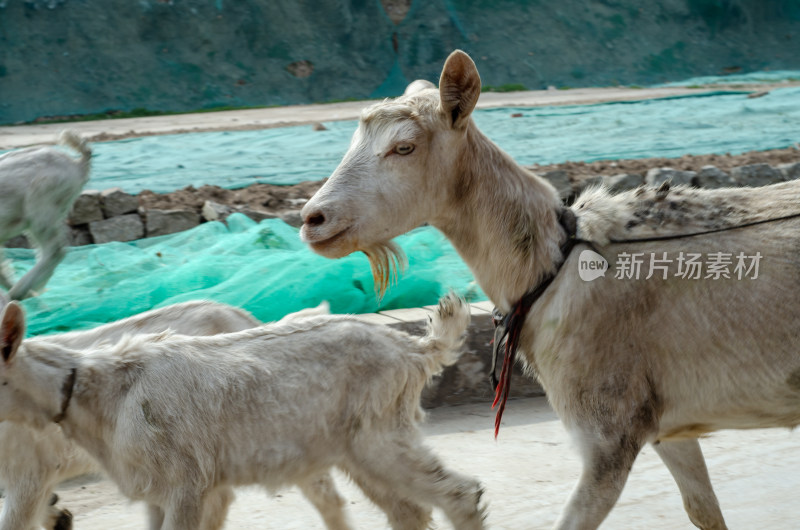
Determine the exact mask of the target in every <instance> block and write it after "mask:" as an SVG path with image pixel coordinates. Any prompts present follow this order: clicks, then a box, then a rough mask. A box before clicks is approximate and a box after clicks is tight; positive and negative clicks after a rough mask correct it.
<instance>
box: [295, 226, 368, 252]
mask: <svg viewBox="0 0 800 530" xmlns="http://www.w3.org/2000/svg"><path fill="white" fill-rule="evenodd" d="M352 228H353V227H352V226H348V227H346V228H344V229H343V230H340V231H338V232H336V233H335V234H333V235H332V236H328V237H323V238H319V237H318V236H317V234H314V233H313V232H312V230H313V229H310V228H308V227H307V225H303V228H302V230H301V232H300V235H301V236H302V238H303V241H305V242H306V243H307V244H308V246H309V247H310V248H311V250H313V251H314V252H316V253H317V254H321V255H322V256H325V257H326V258H341V257H344V256H347V255H348V254H351V253H353V252H355V251H356V250H357V249H356V246H355V245H354V244H353V242H352V240H350V235H351V229H352Z"/></svg>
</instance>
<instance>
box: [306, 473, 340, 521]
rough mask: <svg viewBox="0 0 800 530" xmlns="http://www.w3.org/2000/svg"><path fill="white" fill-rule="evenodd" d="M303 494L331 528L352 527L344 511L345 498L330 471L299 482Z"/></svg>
mask: <svg viewBox="0 0 800 530" xmlns="http://www.w3.org/2000/svg"><path fill="white" fill-rule="evenodd" d="M297 486H298V487H299V488H300V491H302V492H303V495H305V496H306V498H307V499H308V500H309V501H310V502H311V504H313V505H314V507H315V508H316V509H317V511H318V512H319V514H320V516H322V520H323V521H324V522H325V527H326V528H328V529H329V530H349V529H350V528H352V526H351V525H350V523H349V522H348V521H347V514H346V513H345V511H344V499H343V498H342V496H341V495H339V491H338V490H337V489H336V484H335V483H334V482H333V477H331V475H330V473H323V474H322V475H318V476H316V477H312V478H311V479H309V480H307V481H304V482H300V483H298V484H297Z"/></svg>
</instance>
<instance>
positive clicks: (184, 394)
mask: <svg viewBox="0 0 800 530" xmlns="http://www.w3.org/2000/svg"><path fill="white" fill-rule="evenodd" d="M468 322H469V309H468V306H467V305H466V304H465V303H464V302H463V301H462V300H460V299H458V298H457V297H455V296H449V297H446V298H445V299H443V300H442V301H441V302H440V305H439V307H438V309H437V311H435V312H434V314H433V317H432V322H431V324H430V326H429V330H428V334H427V335H426V336H425V337H422V338H419V337H413V336H410V335H408V334H406V333H402V332H400V331H396V330H393V329H391V328H388V327H386V326H382V325H378V324H369V323H366V322H361V321H359V320H357V319H355V318H353V317H349V316H334V315H327V316H321V315H312V316H301V317H297V318H293V319H290V320H288V321H281V322H278V323H275V324H267V325H263V326H260V327H258V328H254V329H251V330H246V331H242V332H239V333H230V334H224V335H217V336H214V337H187V336H183V335H174V334H172V333H169V332H167V333H162V334H157V335H136V336H129V337H127V338H125V339H123V340H121V341H120V342H119V343H118V344H116V345H111V344H97V345H94V346H92V347H91V348H90V349H89V350H88V351H87V353H85V354H82V353H79V352H78V351H76V350H74V349H70V348H66V347H64V346H61V345H59V344H57V343H54V342H48V341H46V340H41V341H34V340H29V341H24V342H23V340H22V337H23V336H24V327H25V323H24V316H23V313H22V310H21V309H20V307H19V305H17V304H16V303H15V302H12V303H10V304H9V305H8V306H7V307H6V308H5V311H4V313H3V315H2V321H1V322H0V353H1V354H2V359H3V360H2V361H0V381H2V384H1V385H0V419H2V420H10V421H15V422H22V423H25V424H28V425H31V426H32V427H34V428H37V429H45V428H47V427H48V426H49V425H51V424H52V423H53V422H57V423H60V425H61V428H62V429H63V431H64V434H65V435H66V436H67V438H69V439H71V440H74V441H75V443H77V444H78V445H80V446H82V447H83V448H84V449H85V450H86V451H87V452H88V453H89V454H90V455H92V457H94V458H95V459H97V460H98V461H99V462H100V463H101V465H102V467H103V469H104V470H105V472H106V473H107V474H108V475H109V476H110V477H111V479H112V480H114V481H115V482H116V483H117V485H118V486H119V487H120V489H121V491H122V492H123V494H125V495H127V496H128V497H130V498H132V499H138V500H144V501H146V502H147V503H148V504H149V506H150V514H151V528H154V529H156V528H161V529H162V530H190V529H192V530H193V529H215V528H219V527H220V526H221V525H222V523H223V522H224V516H225V508H226V507H227V505H228V504H229V502H230V500H231V493H230V492H231V488H232V487H234V486H237V485H245V484H260V485H263V486H265V487H267V488H269V489H276V488H279V487H281V486H284V485H288V484H298V485H300V486H301V488H303V489H304V491H311V492H312V493H313V492H316V493H317V494H319V495H329V494H330V492H331V490H330V488H328V487H327V486H328V485H327V484H320V477H323V478H325V477H327V478H329V476H328V475H327V472H328V470H329V469H330V468H331V467H332V466H339V467H340V468H341V469H343V470H344V471H346V472H347V473H348V474H349V475H350V476H351V477H352V478H353V480H354V481H355V482H356V483H357V484H358V485H359V486H360V487H361V488H362V489H363V490H364V492H365V493H366V495H367V496H368V497H369V498H370V499H372V500H373V501H374V502H375V503H376V504H378V505H379V506H380V507H381V508H383V509H384V510H385V511H386V512H387V514H388V516H389V520H390V522H391V524H392V526H393V527H394V528H403V529H406V528H407V529H422V528H425V527H426V525H427V524H428V522H429V521H430V512H431V509H430V506H431V505H433V506H438V507H440V508H442V509H443V510H444V511H445V513H446V515H447V516H448V517H449V518H450V520H451V521H452V522H453V524H454V526H455V527H456V528H458V529H460V530H461V529H466V530H469V529H478V528H482V527H483V513H482V510H481V509H479V507H478V504H479V499H480V495H481V488H480V486H479V484H478V482H476V481H474V480H472V479H469V478H466V477H462V476H460V475H458V474H456V473H453V472H450V471H448V470H446V469H445V468H444V467H443V466H442V465H441V464H440V463H439V460H438V459H437V458H436V457H435V456H434V455H432V454H431V453H430V452H429V451H428V450H427V449H426V448H425V447H424V446H423V445H422V443H421V433H420V430H419V427H418V422H419V421H420V419H421V418H422V415H423V413H422V410H421V408H420V406H419V399H420V393H421V391H422V388H423V387H424V385H425V383H426V382H427V381H428V380H429V379H430V377H431V376H432V375H433V374H434V373H436V372H438V371H440V370H441V368H442V366H443V365H446V364H451V363H453V362H455V360H456V359H457V358H458V352H457V349H458V347H459V346H460V344H461V336H462V334H463V332H464V330H465V328H466V326H467V324H468ZM333 493H334V494H335V490H334V491H333ZM311 497H312V501H314V498H313V495H312V496H311ZM331 501H335V504H336V508H338V509H339V510H340V499H339V498H338V496H336V497H335V498H334V499H331V498H327V499H321V500H320V502H322V503H323V504H324V503H328V504H330V503H331ZM323 515H324V514H323ZM326 523H327V524H328V525H329V527H330V528H347V524H346V522H345V521H343V520H341V521H337V522H335V524H331V522H330V521H326Z"/></svg>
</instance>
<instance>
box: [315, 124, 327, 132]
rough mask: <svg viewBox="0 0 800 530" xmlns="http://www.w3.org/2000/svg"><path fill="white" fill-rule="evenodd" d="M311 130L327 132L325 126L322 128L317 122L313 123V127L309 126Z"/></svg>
mask: <svg viewBox="0 0 800 530" xmlns="http://www.w3.org/2000/svg"><path fill="white" fill-rule="evenodd" d="M311 130H312V131H327V130H328V128H327V127H325V126H324V125H323V124H321V123H320V122H317V123H315V124H314V125H312V126H311Z"/></svg>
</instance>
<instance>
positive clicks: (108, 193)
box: [100, 188, 139, 219]
mask: <svg viewBox="0 0 800 530" xmlns="http://www.w3.org/2000/svg"><path fill="white" fill-rule="evenodd" d="M100 205H101V206H102V208H103V214H104V215H105V217H106V219H108V218H110V217H116V216H118V215H125V214H127V213H133V212H135V211H136V210H137V209H138V208H139V199H138V198H137V197H136V196H135V195H131V194H130V193H125V192H124V191H122V190H121V189H120V188H110V189H107V190H104V191H103V192H102V193H100Z"/></svg>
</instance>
